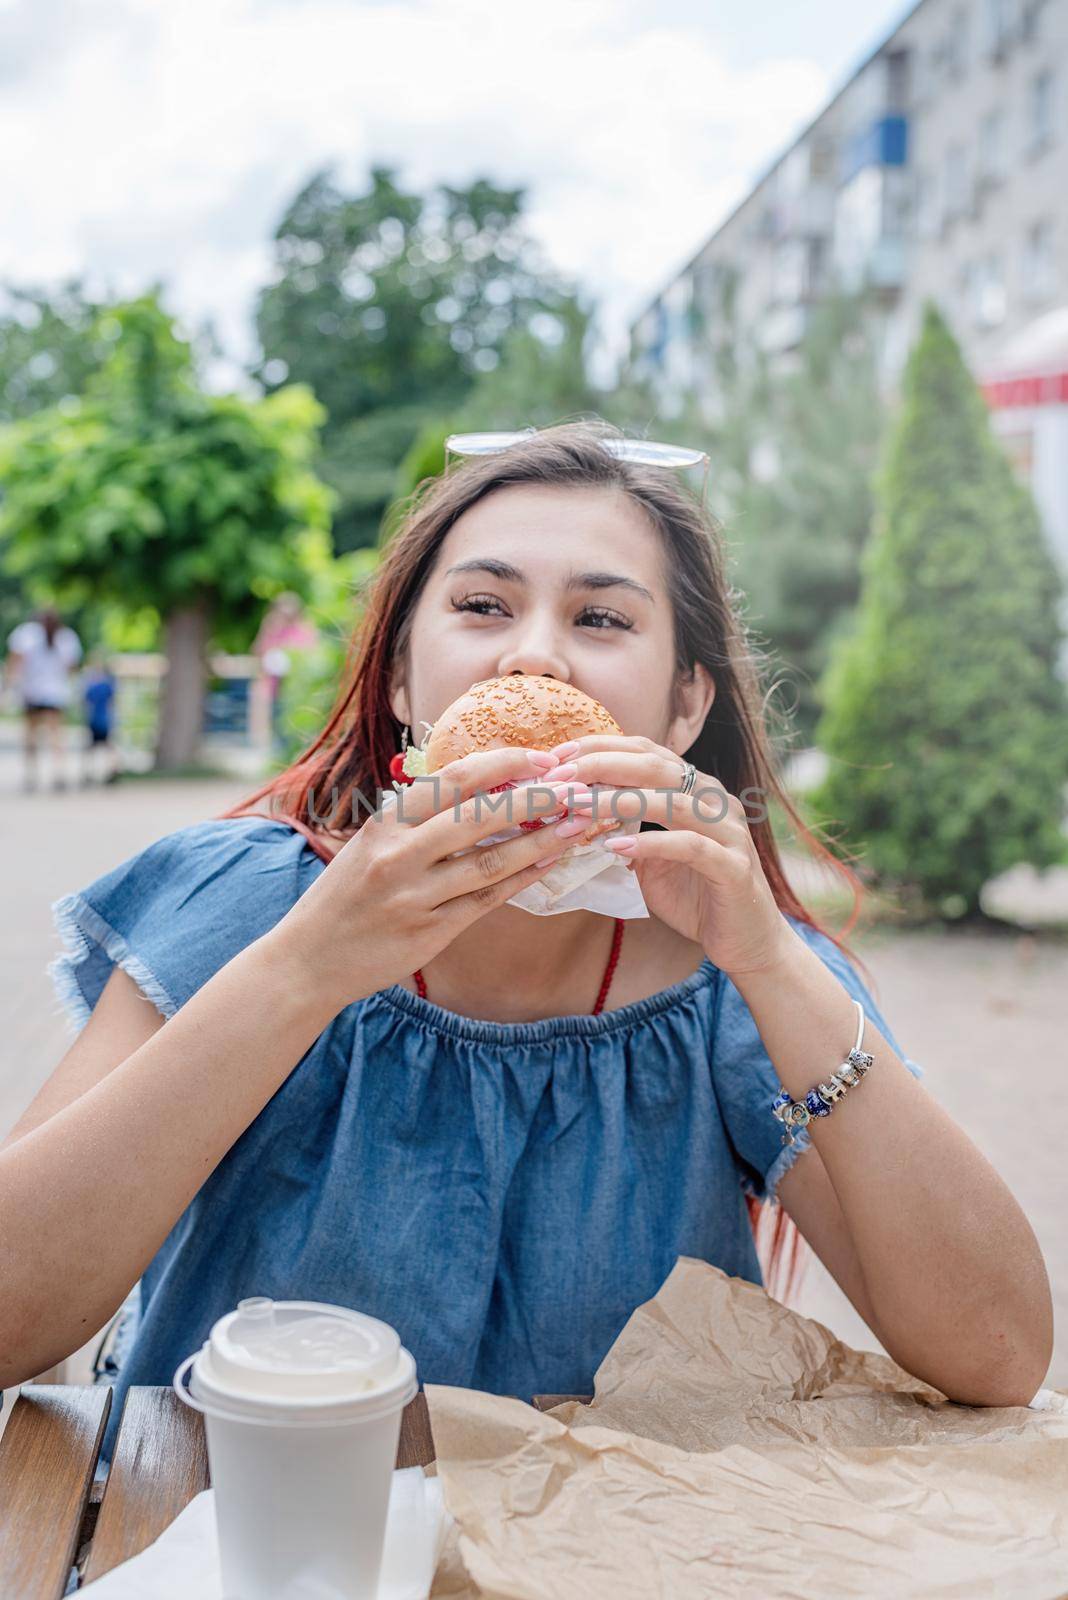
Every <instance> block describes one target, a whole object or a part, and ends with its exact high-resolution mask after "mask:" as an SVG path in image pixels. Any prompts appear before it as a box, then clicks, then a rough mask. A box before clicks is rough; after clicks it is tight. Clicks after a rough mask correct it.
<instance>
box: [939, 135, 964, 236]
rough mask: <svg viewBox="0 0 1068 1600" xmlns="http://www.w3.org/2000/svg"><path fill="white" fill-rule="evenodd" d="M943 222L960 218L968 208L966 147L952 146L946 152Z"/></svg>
mask: <svg viewBox="0 0 1068 1600" xmlns="http://www.w3.org/2000/svg"><path fill="white" fill-rule="evenodd" d="M944 181H945V205H944V207H943V211H942V216H943V220H945V221H949V220H950V219H951V218H952V217H959V216H961V215H962V213H963V212H964V211H966V210H967V208H968V167H967V157H966V155H965V152H964V146H963V145H960V144H951V145H950V147H949V149H948V150H947V151H946V165H945V180H944Z"/></svg>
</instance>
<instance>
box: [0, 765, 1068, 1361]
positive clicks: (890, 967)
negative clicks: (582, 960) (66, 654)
mask: <svg viewBox="0 0 1068 1600" xmlns="http://www.w3.org/2000/svg"><path fill="white" fill-rule="evenodd" d="M17 781H18V774H17V767H16V763H15V759H14V752H13V750H11V749H10V747H8V748H6V749H5V748H4V745H3V741H2V739H0V861H2V863H3V881H4V885H5V890H6V893H5V895H4V898H3V904H2V909H0V958H2V960H0V985H2V989H0V995H2V1004H3V1016H4V1029H3V1036H4V1039H5V1044H6V1049H5V1050H4V1053H3V1056H2V1057H0V1133H2V1132H3V1131H6V1129H7V1128H8V1127H10V1125H11V1124H12V1123H13V1122H14V1121H15V1119H16V1118H17V1116H18V1115H19V1113H20V1112H21V1110H22V1109H23V1107H24V1106H25V1105H26V1104H27V1103H28V1101H29V1100H30V1099H31V1098H32V1096H33V1094H34V1093H35V1091H36V1089H37V1087H38V1086H39V1084H40V1083H41V1082H42V1081H43V1080H44V1078H45V1077H46V1076H47V1075H48V1073H49V1072H50V1071H51V1070H52V1068H53V1067H54V1066H55V1064H56V1062H57V1061H58V1060H59V1059H60V1057H61V1055H62V1054H63V1052H64V1050H65V1048H66V1045H67V1042H68V1039H69V1032H68V1028H67V1024H66V1022H65V1019H64V1017H63V1015H62V1013H61V1011H60V1008H59V1005H58V1002H57V1001H56V999H55V997H54V995H53V993H52V991H51V987H50V984H49V981H48V979H47V976H46V973H45V966H46V963H47V961H48V960H49V959H50V957H51V956H52V955H53V954H54V953H55V952H56V951H57V950H58V948H59V943H58V939H57V936H56V935H55V933H54V930H53V928H52V923H51V916H50V911H49V907H50V904H51V902H52V901H53V900H55V899H57V898H58V897H59V896H60V895H62V894H64V893H67V892H69V891H70V890H72V889H76V888H78V887H80V886H82V885H84V884H86V883H88V882H90V881H91V880H92V879H93V878H94V877H96V876H97V875H98V874H100V873H101V872H104V871H106V870H107V869H108V868H109V867H111V866H114V865H115V864H116V863H117V862H119V861H121V860H123V859H125V858H126V857H127V856H129V855H131V854H133V853H134V852H135V851H137V850H138V849H141V848H143V846H144V845H146V844H148V843H150V842H151V841H152V840H153V839H156V838H159V837H160V836H161V835H162V834H165V833H167V832H169V831H171V830H172V829H174V828H178V827H181V826H183V825H184V824H186V823H188V822H192V821H196V820H198V819H200V818H203V817H207V816H211V815H213V814H214V813H216V812H218V811H219V810H221V809H223V808H224V807H225V806H226V805H228V804H229V803H231V802H232V801H233V800H234V799H236V798H237V797H238V796H239V795H240V794H241V793H243V792H247V789H248V787H249V785H247V784H245V783H242V782H241V781H239V780H234V781H217V782H209V783H202V782H196V783H179V784H175V783H164V782H158V781H143V780H142V781H136V782H130V783H126V784H119V785H116V786H114V787H110V788H106V789H102V790H94V791H74V792H68V793H64V794H51V793H48V794H43V795H39V796H25V795H21V794H19V793H18V792H17V787H16V785H17ZM860 950H861V953H862V955H863V957H864V958H865V960H866V961H867V963H868V965H869V967H870V969H871V971H872V972H873V975H874V980H875V986H876V989H877V992H878V997H879V999H880V1002H881V1004H882V1005H883V1007H884V1009H885V1012H886V1014H887V1016H888V1018H889V1019H890V1022H891V1025H892V1026H893V1028H894V1030H895V1032H896V1033H897V1034H898V1037H899V1039H900V1041H901V1044H902V1047H903V1048H904V1049H905V1050H906V1051H907V1052H908V1053H909V1054H910V1055H911V1056H912V1057H913V1058H914V1059H915V1060H917V1061H919V1062H920V1063H921V1065H923V1066H924V1067H925V1068H926V1072H927V1077H926V1085H927V1087H928V1088H929V1090H930V1092H931V1093H932V1094H933V1095H935V1096H936V1098H937V1099H938V1100H939V1101H940V1102H941V1103H942V1104H943V1105H945V1106H946V1108H947V1109H948V1110H949V1111H950V1112H951V1114H952V1115H953V1116H954V1117H955V1118H956V1120H957V1121H958V1122H959V1123H960V1124H961V1126H962V1127H963V1128H964V1129H965V1130H966V1132H967V1133H968V1134H969V1135H970V1137H971V1138H972V1139H974V1140H975V1142H976V1144H977V1145H978V1146H979V1148H980V1149H981V1150H982V1151H983V1152H984V1153H985V1154H986V1156H987V1157H988V1159H989V1160H990V1161H991V1163H992V1164H993V1165H994V1167H995V1168H996V1169H997V1170H998V1172H999V1173H1000V1174H1001V1175H1002V1177H1003V1178H1004V1179H1005V1181H1006V1182H1007V1183H1008V1185H1009V1187H1010V1188H1011V1189H1012V1191H1013V1193H1014V1194H1015V1195H1016V1196H1017V1198H1018V1199H1019V1201H1020V1203H1021V1205H1022V1206H1023V1207H1024V1210H1025V1211H1026V1213H1027V1215H1028V1217H1029V1218H1030V1220H1031V1223H1032V1226H1033V1227H1034V1229H1035V1232H1036V1234H1037V1236H1038V1238H1039V1241H1040V1243H1041V1245H1042V1247H1043V1250H1044V1252H1045V1255H1046V1260H1047V1263H1048V1265H1049V1269H1050V1275H1051V1278H1052V1279H1053V1283H1054V1290H1055V1294H1056V1298H1057V1312H1058V1329H1059V1333H1060V1335H1061V1337H1060V1340H1059V1344H1058V1349H1057V1354H1056V1357H1055V1362H1054V1366H1053V1368H1052V1370H1051V1373H1050V1376H1049V1379H1048V1380H1047V1381H1048V1382H1049V1383H1050V1384H1052V1385H1054V1386H1058V1387H1068V1232H1066V1230H1065V1228H1064V1225H1063V1219H1064V1215H1065V1211H1066V1200H1068V1183H1066V1180H1065V1176H1064V1174H1065V1160H1064V1153H1063V1143H1062V1138H1061V1130H1062V1129H1063V1128H1065V1127H1066V1126H1068V1076H1066V1074H1065V1071H1064V1060H1065V1052H1064V1001H1063V997H1064V995H1065V994H1066V993H1068V945H1065V944H1064V943H1058V942H1055V941H1052V940H1051V941H1046V940H1042V939H1036V938H1034V937H1031V936H1024V937H1008V938H987V937H979V936H975V935H963V934H958V935H954V936H952V937H949V936H946V935H934V934H909V935H899V934H893V935H885V934H873V935H869V936H867V938H866V939H865V940H864V941H863V943H862V944H861V945H860ZM800 1309H802V1310H804V1311H805V1312H806V1313H808V1314H809V1315H813V1316H817V1317H819V1319H820V1320H821V1321H823V1322H825V1323H827V1324H828V1325H829V1326H830V1327H832V1328H833V1329H834V1330H835V1332H837V1333H839V1334H840V1335H841V1336H842V1337H843V1338H846V1339H848V1340H849V1341H850V1342H852V1343H854V1344H857V1345H864V1346H868V1347H872V1348H875V1347H876V1346H875V1341H874V1340H873V1338H872V1336H871V1334H870V1333H868V1331H867V1329H866V1328H865V1327H864V1325H863V1323H862V1322H861V1320H860V1318H859V1317H858V1316H857V1315H856V1313H855V1312H854V1311H853V1309H852V1307H851V1306H850V1305H849V1304H848V1302H847V1301H846V1300H845V1298H844V1296H842V1295H841V1293H840V1292H839V1291H838V1289H837V1287H836V1285H834V1284H833V1282H832V1281H831V1280H830V1278H829V1277H828V1275H827V1274H826V1272H824V1270H823V1268H822V1267H821V1266H820V1265H819V1263H818V1262H815V1261H814V1262H813V1264H812V1267H811V1269H810V1275H809V1279H808V1283H807V1286H806V1288H805V1289H804V1291H803V1294H802V1298H801V1302H800ZM94 1342H95V1341H94ZM91 1348H92V1345H89V1346H87V1347H86V1349H87V1350H89V1349H91ZM71 1371H72V1373H73V1374H74V1376H75V1378H76V1379H77V1380H80V1379H81V1378H82V1377H83V1376H84V1374H85V1371H86V1367H85V1353H84V1352H83V1353H82V1355H81V1358H80V1360H79V1361H76V1362H74V1364H73V1366H72V1368H71Z"/></svg>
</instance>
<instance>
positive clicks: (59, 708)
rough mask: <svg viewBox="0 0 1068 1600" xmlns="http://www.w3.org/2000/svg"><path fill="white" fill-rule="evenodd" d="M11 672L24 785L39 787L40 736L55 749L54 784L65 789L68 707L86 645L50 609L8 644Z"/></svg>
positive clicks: (23, 626) (24, 625)
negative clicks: (65, 718) (21, 729)
mask: <svg viewBox="0 0 1068 1600" xmlns="http://www.w3.org/2000/svg"><path fill="white" fill-rule="evenodd" d="M7 648H8V652H9V655H8V673H9V677H10V680H11V682H12V683H14V684H15V686H16V687H17V689H18V693H19V697H20V699H21V702H22V714H23V717H24V718H25V724H24V727H25V736H24V740H23V758H24V761H25V775H24V778H23V787H24V788H25V789H27V790H32V789H36V788H37V750H38V740H39V738H40V736H41V735H44V737H45V738H46V739H47V741H48V744H49V747H50V749H51V751H52V786H53V788H55V789H63V788H65V787H66V778H65V775H64V765H65V760H66V756H65V752H64V744H63V713H64V712H65V711H66V709H67V707H68V705H69V704H70V695H71V683H70V678H71V673H72V672H73V671H74V668H75V667H76V666H77V665H78V662H79V661H80V660H81V658H82V646H81V641H80V640H79V638H78V635H77V634H76V633H75V632H74V629H73V628H68V627H67V626H66V624H65V623H64V622H63V620H62V618H61V617H60V615H59V612H58V611H56V610H55V608H54V607H52V606H45V607H44V608H43V609H42V610H40V611H38V613H37V615H36V616H35V617H31V618H30V619H29V621H27V622H22V623H20V624H19V626H18V627H17V628H16V629H15V631H14V632H13V633H12V635H11V637H10V638H9V639H8V641H7Z"/></svg>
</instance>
